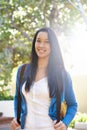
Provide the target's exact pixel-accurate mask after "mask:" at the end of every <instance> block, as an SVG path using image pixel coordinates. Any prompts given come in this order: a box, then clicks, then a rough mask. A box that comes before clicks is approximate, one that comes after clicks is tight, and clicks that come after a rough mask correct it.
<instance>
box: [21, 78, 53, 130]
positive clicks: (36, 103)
mask: <svg viewBox="0 0 87 130" xmlns="http://www.w3.org/2000/svg"><path fill="white" fill-rule="evenodd" d="M25 83H26V82H25ZM25 83H24V84H23V87H22V93H23V95H24V97H25V99H26V103H27V116H26V122H25V128H26V129H28V130H54V128H53V121H52V119H51V118H50V117H49V115H48V113H49V105H50V101H51V99H50V97H49V88H48V83H47V77H44V78H42V79H40V80H39V81H37V82H34V83H33V85H32V86H31V89H30V91H29V92H26V91H25Z"/></svg>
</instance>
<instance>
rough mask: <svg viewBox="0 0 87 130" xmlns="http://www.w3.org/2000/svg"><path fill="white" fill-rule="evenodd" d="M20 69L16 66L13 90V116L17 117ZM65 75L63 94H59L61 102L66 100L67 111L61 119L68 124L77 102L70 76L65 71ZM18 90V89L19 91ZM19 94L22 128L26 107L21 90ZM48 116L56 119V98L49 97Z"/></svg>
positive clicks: (27, 70)
mask: <svg viewBox="0 0 87 130" xmlns="http://www.w3.org/2000/svg"><path fill="white" fill-rule="evenodd" d="M29 67H30V65H29V64H27V66H26V69H25V72H24V75H23V80H22V83H21V86H20V88H21V90H22V85H23V83H24V82H25V81H26V79H27V77H28V75H29ZM20 70H21V66H20V67H18V71H17V77H16V92H15V97H14V111H15V117H17V103H18V99H17V97H18V87H19V79H20ZM66 74H67V75H66V76H67V81H68V82H65V78H64V76H63V88H64V90H63V94H62V96H61V102H62V101H63V100H64V98H65V100H66V102H67V112H66V115H65V117H64V118H63V119H62V121H63V122H64V123H65V124H66V125H67V126H68V125H69V124H70V122H71V121H72V119H73V118H74V116H75V114H76V112H77V102H76V98H75V95H74V91H73V87H72V81H71V78H70V75H69V73H67V72H66ZM21 90H20V91H21ZM21 96H22V104H21V128H22V129H23V128H24V125H25V119H26V114H27V107H26V101H25V99H24V97H23V94H22V91H21ZM48 114H49V116H50V117H51V119H52V120H56V98H51V103H50V107H49V113H48Z"/></svg>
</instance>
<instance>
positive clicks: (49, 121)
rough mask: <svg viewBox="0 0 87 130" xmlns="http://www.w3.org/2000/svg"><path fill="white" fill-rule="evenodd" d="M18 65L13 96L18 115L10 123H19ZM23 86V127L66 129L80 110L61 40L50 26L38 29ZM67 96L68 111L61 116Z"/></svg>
mask: <svg viewBox="0 0 87 130" xmlns="http://www.w3.org/2000/svg"><path fill="white" fill-rule="evenodd" d="M21 68H22V66H20V67H19V68H18V73H17V81H16V94H15V98H14V103H15V105H14V107H15V119H14V120H13V121H12V123H11V126H12V128H13V130H15V129H16V128H17V127H19V126H20V125H19V124H18V122H17V120H16V117H17V103H18V86H19V78H20V71H21ZM20 86H21V87H20V88H21V90H20V91H21V97H22V104H21V117H20V118H21V119H20V120H21V128H22V129H24V128H25V129H27V130H66V129H67V127H68V125H69V124H70V122H71V121H72V119H73V118H74V116H75V114H76V112H77V102H76V99H75V94H74V91H73V87H72V81H71V78H70V75H69V74H68V73H67V72H66V70H65V67H64V63H63V59H62V55H61V51H60V48H59V44H58V40H57V38H56V35H55V33H54V31H53V30H52V29H50V28H41V29H39V30H38V31H37V32H36V33H35V36H34V39H33V44H32V53H31V62H30V64H27V65H26V69H25V72H24V75H23V81H22V83H21V85H20ZM64 99H65V100H66V103H67V112H66V115H65V117H64V118H61V116H60V108H61V102H62V101H63V100H64Z"/></svg>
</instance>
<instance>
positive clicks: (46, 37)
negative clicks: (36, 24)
mask: <svg viewBox="0 0 87 130" xmlns="http://www.w3.org/2000/svg"><path fill="white" fill-rule="evenodd" d="M37 38H40V39H48V33H47V32H39V33H38V34H37Z"/></svg>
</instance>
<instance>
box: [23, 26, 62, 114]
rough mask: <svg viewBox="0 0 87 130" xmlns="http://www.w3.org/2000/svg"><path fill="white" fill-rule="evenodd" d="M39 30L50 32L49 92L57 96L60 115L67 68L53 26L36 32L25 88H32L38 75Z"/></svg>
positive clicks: (51, 95)
mask: <svg viewBox="0 0 87 130" xmlns="http://www.w3.org/2000/svg"><path fill="white" fill-rule="evenodd" d="M39 32H47V33H48V39H49V44H50V46H51V52H50V56H49V62H48V66H47V79H48V87H49V94H50V97H56V96H57V102H58V106H57V107H58V108H57V114H58V115H60V104H61V93H62V90H63V82H62V71H63V70H64V69H65V68H64V63H63V58H62V54H61V51H60V47H59V43H58V39H57V37H56V34H55V33H54V31H53V30H52V29H51V28H47V27H46V28H41V29H39V30H38V31H37V32H36V33H35V36H34V39H33V44H32V53H31V63H30V73H29V77H28V79H27V82H26V86H25V90H26V91H27V92H28V91H29V90H30V86H31V85H32V83H33V81H34V79H35V76H36V70H37V67H38V56H37V54H36V51H35V41H36V38H37V35H38V33H39ZM56 94H57V95H56Z"/></svg>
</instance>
